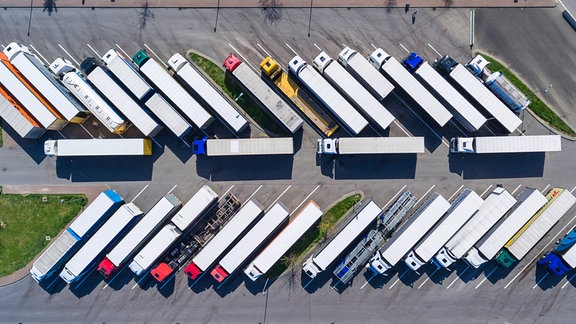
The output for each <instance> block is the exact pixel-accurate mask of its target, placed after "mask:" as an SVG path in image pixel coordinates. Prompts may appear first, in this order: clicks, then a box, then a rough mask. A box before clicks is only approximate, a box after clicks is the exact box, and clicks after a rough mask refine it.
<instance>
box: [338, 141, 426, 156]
mask: <svg viewBox="0 0 576 324" xmlns="http://www.w3.org/2000/svg"><path fill="white" fill-rule="evenodd" d="M338 152H339V153H340V154H363V153H364V154H365V153H367V152H375V153H424V137H376V138H375V137H342V138H339V139H338Z"/></svg>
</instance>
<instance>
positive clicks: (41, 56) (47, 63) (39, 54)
mask: <svg viewBox="0 0 576 324" xmlns="http://www.w3.org/2000/svg"><path fill="white" fill-rule="evenodd" d="M2 47H4V46H2ZM30 47H31V48H32V49H33V50H34V52H36V54H38V56H40V58H42V60H44V62H46V65H50V62H48V60H47V59H46V58H45V57H44V56H43V55H42V53H40V52H39V51H38V50H37V49H36V48H35V47H34V46H32V44H30Z"/></svg>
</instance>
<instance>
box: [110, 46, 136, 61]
mask: <svg viewBox="0 0 576 324" xmlns="http://www.w3.org/2000/svg"><path fill="white" fill-rule="evenodd" d="M114 45H116V47H118V49H119V50H120V51H121V52H122V53H124V55H126V58H127V59H129V60H130V61H132V56H130V55H128V53H126V52H125V51H124V50H123V49H122V47H120V45H118V44H114Z"/></svg>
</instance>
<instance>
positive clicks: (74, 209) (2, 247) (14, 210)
mask: <svg viewBox="0 0 576 324" xmlns="http://www.w3.org/2000/svg"><path fill="white" fill-rule="evenodd" d="M42 197H47V199H48V201H47V202H42ZM61 199H63V200H64V203H63V204H61V203H60V200H61ZM86 202H87V198H86V196H85V195H11V194H10V195H2V194H0V210H2V212H1V213H0V277H2V276H6V275H9V274H12V273H14V272H15V271H17V270H19V269H21V268H23V267H24V266H26V264H28V263H29V262H30V261H31V260H32V259H34V257H35V256H36V255H37V254H38V253H40V251H42V249H43V248H44V247H45V246H46V245H48V244H49V243H50V241H46V236H50V237H51V238H52V239H54V238H55V237H56V235H57V234H58V233H59V232H60V231H61V230H62V229H63V228H64V227H65V226H66V224H68V222H70V221H71V220H72V219H73V218H74V217H75V216H76V215H78V213H79V212H80V210H81V209H82V207H83V206H85V205H86Z"/></svg>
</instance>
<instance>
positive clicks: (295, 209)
mask: <svg viewBox="0 0 576 324" xmlns="http://www.w3.org/2000/svg"><path fill="white" fill-rule="evenodd" d="M318 188H320V185H317V186H316V188H314V190H312V192H311V193H310V194H309V195H308V196H306V198H304V200H302V202H301V203H300V205H298V207H296V208H294V211H297V210H298V208H300V206H302V204H304V203H305V202H306V200H308V198H310V196H312V195H313V194H314V193H315V192H316V190H318Z"/></svg>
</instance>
